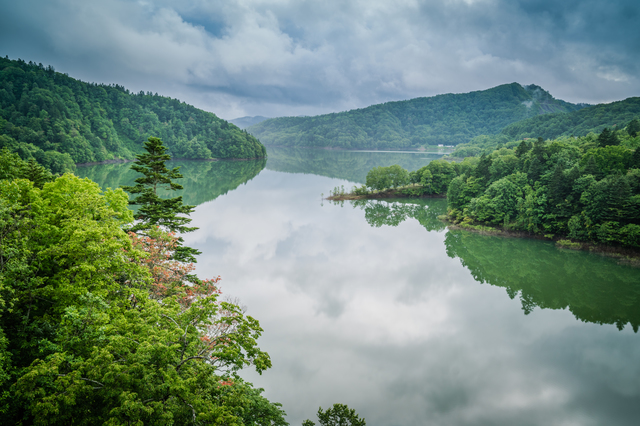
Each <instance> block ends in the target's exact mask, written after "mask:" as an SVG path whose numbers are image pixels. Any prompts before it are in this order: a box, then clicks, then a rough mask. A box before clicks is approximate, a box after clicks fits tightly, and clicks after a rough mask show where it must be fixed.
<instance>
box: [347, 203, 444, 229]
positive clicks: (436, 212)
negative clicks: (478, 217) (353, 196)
mask: <svg viewBox="0 0 640 426" xmlns="http://www.w3.org/2000/svg"><path fill="white" fill-rule="evenodd" d="M351 203H352V205H353V206H354V207H357V208H360V209H362V210H364V218H365V220H366V221H367V223H368V224H369V225H371V226H373V227H376V228H379V227H381V226H382V225H388V226H398V225H399V224H400V223H402V222H404V221H405V220H407V219H409V218H411V219H415V220H417V221H418V223H420V225H422V226H423V227H424V228H425V229H426V230H427V231H442V230H443V229H445V224H444V222H443V221H442V220H440V219H438V216H441V215H443V214H445V213H446V212H447V201H446V200H445V199H443V198H431V199H422V200H411V201H409V200H406V199H398V200H384V201H379V200H357V201H352V202H351Z"/></svg>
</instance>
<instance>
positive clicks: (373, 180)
mask: <svg viewBox="0 0 640 426" xmlns="http://www.w3.org/2000/svg"><path fill="white" fill-rule="evenodd" d="M408 183H409V172H407V171H406V170H405V169H403V168H402V167H400V166H399V165H397V164H394V165H393V166H389V167H374V168H373V169H371V170H369V173H367V187H369V188H371V189H372V190H376V191H382V190H384V189H387V188H398V187H400V186H404V185H406V184H408Z"/></svg>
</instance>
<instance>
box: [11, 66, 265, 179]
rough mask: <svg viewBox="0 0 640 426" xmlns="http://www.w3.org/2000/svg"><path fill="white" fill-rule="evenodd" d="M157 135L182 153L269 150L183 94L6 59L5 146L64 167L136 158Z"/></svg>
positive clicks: (236, 154) (238, 154)
mask: <svg viewBox="0 0 640 426" xmlns="http://www.w3.org/2000/svg"><path fill="white" fill-rule="evenodd" d="M149 136H156V137H159V138H161V139H162V140H163V141H164V143H165V146H166V147H167V148H168V149H169V151H170V154H171V155H172V157H174V158H191V159H210V158H257V157H264V156H265V155H266V150H265V148H264V146H263V145H262V144H261V143H260V142H259V141H258V140H257V139H256V138H255V137H253V136H251V135H250V134H248V133H247V132H245V131H244V130H240V129H239V128H238V127H237V126H235V125H233V124H230V123H228V122H226V121H224V120H222V119H220V118H218V117H216V116H215V115H214V114H212V113H210V112H206V111H202V110H200V109H197V108H195V107H193V106H191V105H187V104H185V103H184V102H180V101H179V100H177V99H171V98H168V97H163V96H159V95H158V94H155V95H154V94H151V93H150V92H148V93H146V94H145V93H144V92H140V93H130V92H129V90H127V89H125V88H124V87H122V86H118V85H103V84H92V83H84V82H82V81H79V80H76V79H74V78H71V77H69V76H67V75H65V74H61V73H58V72H55V70H54V69H53V68H52V67H50V66H49V67H46V68H45V67H44V66H43V65H42V64H35V63H32V62H29V63H26V62H24V61H22V60H16V61H14V60H10V59H8V58H0V148H3V147H7V148H9V149H11V150H13V151H15V152H17V153H18V154H19V155H20V156H21V157H22V158H23V159H28V158H35V159H36V160H37V161H38V162H39V163H40V164H42V165H44V166H46V167H48V168H50V169H51V170H52V171H53V172H61V171H65V170H69V169H73V167H74V163H89V162H97V161H104V160H110V159H116V158H122V159H130V158H133V157H134V156H135V154H137V153H139V152H141V150H142V147H143V142H144V141H146V140H147V138H148V137H149Z"/></svg>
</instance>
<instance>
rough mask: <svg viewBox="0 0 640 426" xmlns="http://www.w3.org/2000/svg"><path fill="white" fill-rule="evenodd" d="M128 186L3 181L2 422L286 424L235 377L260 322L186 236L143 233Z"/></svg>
mask: <svg viewBox="0 0 640 426" xmlns="http://www.w3.org/2000/svg"><path fill="white" fill-rule="evenodd" d="M127 205H128V200H127V195H126V194H125V193H124V192H123V191H122V190H121V189H118V190H115V191H112V190H108V191H106V192H104V193H103V192H101V191H100V189H99V187H98V185H97V184H95V183H93V182H91V181H89V180H88V179H80V178H78V177H76V176H73V175H71V174H65V175H64V176H62V177H59V178H57V179H56V180H55V181H53V182H47V183H45V184H44V185H43V187H42V189H39V188H37V187H36V186H34V184H33V182H30V181H28V180H25V179H14V180H9V179H3V180H0V206H1V208H0V233H1V237H2V238H0V308H1V309H2V315H1V316H0V423H2V424H43V425H45V424H46V425H64V424H79V425H95V424H107V425H111V424H113V425H115V424H201V425H205V424H207V425H238V426H240V425H243V424H246V425H249V424H251V425H264V426H267V425H282V426H284V425H286V422H285V421H284V412H283V411H282V409H281V408H280V406H279V405H278V404H272V403H270V402H269V401H267V400H266V399H265V398H264V397H262V396H261V392H262V390H261V389H254V388H253V387H252V386H251V384H249V383H245V382H243V381H242V379H240V378H239V377H238V371H239V370H240V369H242V368H245V367H247V366H253V367H254V368H255V369H256V370H257V371H258V372H262V371H264V370H265V369H267V368H269V367H270V365H271V362H270V360H269V356H268V354H266V353H265V352H263V351H261V350H260V349H259V347H258V346H257V342H256V339H257V338H259V336H260V334H261V333H262V329H261V328H260V325H259V323H258V322H257V321H256V320H255V319H253V318H251V317H249V316H245V315H244V313H243V311H242V309H241V308H240V307H239V306H237V305H235V304H233V303H228V302H222V301H220V300H219V294H220V291H219V290H218V288H217V287H216V285H215V284H216V283H217V281H218V279H214V280H198V281H197V283H196V284H195V285H193V284H189V285H186V284H187V283H188V281H187V278H188V273H189V271H190V270H191V267H190V265H185V264H183V263H181V262H177V261H175V260H170V259H171V257H172V251H173V248H174V247H175V237H171V236H170V235H168V234H165V233H163V232H162V231H159V230H156V231H154V232H150V233H149V236H148V237H145V238H143V239H140V238H134V237H130V236H129V235H127V234H126V233H125V232H124V231H123V230H122V227H123V226H126V225H128V224H129V223H131V222H132V220H133V215H132V213H131V211H129V210H128V208H127Z"/></svg>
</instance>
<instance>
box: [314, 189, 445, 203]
mask: <svg viewBox="0 0 640 426" xmlns="http://www.w3.org/2000/svg"><path fill="white" fill-rule="evenodd" d="M446 197H447V195H446V194H423V195H420V196H415V195H407V194H403V193H402V192H400V190H399V189H389V190H386V191H382V192H375V193H371V194H364V195H356V194H352V193H349V194H338V195H331V196H329V197H325V200H329V201H347V200H380V199H384V198H415V199H419V198H446Z"/></svg>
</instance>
